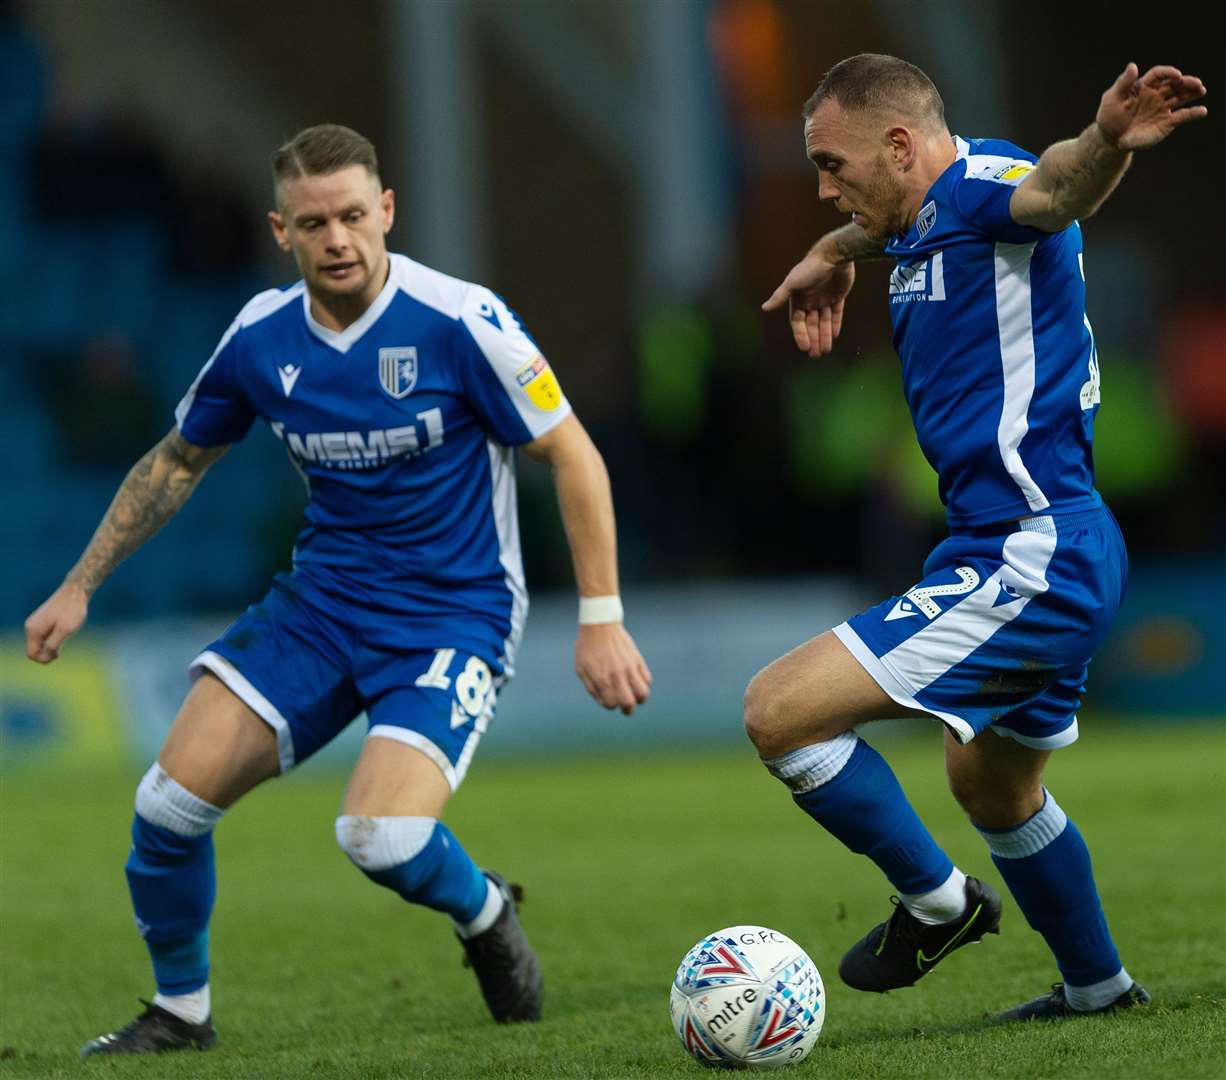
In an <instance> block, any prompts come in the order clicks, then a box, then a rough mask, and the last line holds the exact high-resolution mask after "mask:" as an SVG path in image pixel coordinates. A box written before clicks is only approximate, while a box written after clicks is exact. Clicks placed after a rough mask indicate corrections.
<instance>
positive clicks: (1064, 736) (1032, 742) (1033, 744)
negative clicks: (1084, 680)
mask: <svg viewBox="0 0 1226 1080" xmlns="http://www.w3.org/2000/svg"><path fill="white" fill-rule="evenodd" d="M990 729H991V730H992V731H994V732H996V734H997V735H999V736H1000V737H1001V738H1003V739H1013V740H1014V741H1015V742H1020V743H1021V744H1022V745H1023V746H1029V747H1030V749H1031V750H1059V749H1060V747H1062V746H1072V744H1073V743H1075V742H1076V741H1077V737H1078V736H1079V735H1080V734H1081V732H1080V731H1078V729H1077V717H1075V716H1074V717H1073V722H1072V723H1071V724H1069V726H1068V727H1066V728H1065V729H1064V730H1063V731H1057V732H1056V734H1055V735H1044V736H1041V737H1039V738H1035V737H1034V736H1033V735H1019V734H1018V733H1017V732H1016V731H1014V730H1013V729H1012V728H1009V727H1005V726H1004V725H1003V724H992V725H990Z"/></svg>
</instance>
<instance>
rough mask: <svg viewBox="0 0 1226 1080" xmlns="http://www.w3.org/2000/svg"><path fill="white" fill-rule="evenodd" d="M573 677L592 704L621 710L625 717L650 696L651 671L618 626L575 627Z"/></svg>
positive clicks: (630, 639) (615, 624) (624, 630)
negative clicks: (588, 696)
mask: <svg viewBox="0 0 1226 1080" xmlns="http://www.w3.org/2000/svg"><path fill="white" fill-rule="evenodd" d="M575 674H577V675H578V676H579V679H580V681H581V682H582V683H583V685H584V688H585V689H586V690H587V692H588V693H589V694H591V695H592V697H593V698H595V700H596V701H598V702H600V704H601V705H603V706H604V707H605V708H606V709H621V711H622V713H623V714H624V715H626V716H629V715H630V714H631V713H632V712H634V710H635V707H636V706H638V705H642V704H644V703H645V702H646V701H647V698H648V696H649V695H650V694H651V671H650V669H649V668H648V667H647V663H646V661H645V660H644V659H643V656H642V653H640V652H639V648H638V646H637V645H636V644H635V643H634V638H632V637H631V636H630V634H629V633H628V632H627V631H626V628H625V627H624V626H622V624H621V623H590V624H585V625H581V626H580V627H579V637H578V639H577V640H576V641H575Z"/></svg>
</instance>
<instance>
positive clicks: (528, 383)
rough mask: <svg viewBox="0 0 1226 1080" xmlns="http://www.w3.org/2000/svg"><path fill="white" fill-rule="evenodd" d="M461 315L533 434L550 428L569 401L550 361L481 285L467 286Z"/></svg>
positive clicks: (562, 417)
mask: <svg viewBox="0 0 1226 1080" xmlns="http://www.w3.org/2000/svg"><path fill="white" fill-rule="evenodd" d="M460 321H461V322H463V324H464V326H465V327H466V328H467V330H468V332H469V333H470V334H471V335H472V337H473V340H474V341H475V342H476V343H477V348H478V349H479V350H480V351H481V354H482V356H484V357H485V359H486V362H487V363H488V364H489V366H490V368H491V369H492V370H493V372H494V374H495V375H496V376H497V377H498V381H499V382H500V383H501V384H502V388H503V390H504V391H505V392H506V395H507V397H508V398H509V399H510V401H511V403H512V404H513V405H514V406H515V410H516V412H518V413H519V417H520V419H521V420H523V422H524V426H525V427H527V429H528V432H529V434H530V435H531V437H532V438H533V439H539V438H540V437H541V436H542V435H545V434H548V433H549V432H550V431H552V430H553V429H554V428H555V427H557V426H558V424H559V423H561V422H562V421H563V420H565V419H566V417H567V416H569V415H570V413H571V407H570V402H568V401H567V400H566V396H565V395H564V394H563V393H562V390H561V387H560V386H559V385H558V382H557V377H556V376H555V375H554V373H553V369H552V368H551V367H550V366H549V362H548V361H547V360H546V359H545V358H544V357H543V356H542V355H541V352H540V350H539V349H538V348H537V347H536V343H535V342H534V341H533V340H532V339H531V338H530V337H528V335H527V334H526V333H525V332H524V329H523V327H522V326H520V324H519V320H517V319H516V318H515V316H514V315H513V314H511V310H510V309H509V308H508V307H507V306H506V304H504V303H503V302H502V300H501V299H500V298H499V297H498V296H496V295H495V294H494V293H493V292H491V291H490V290H489V289H487V288H485V287H484V286H481V285H473V286H471V287H470V288H469V290H468V293H467V295H466V296H465V297H464V305H463V308H462V309H461V312H460Z"/></svg>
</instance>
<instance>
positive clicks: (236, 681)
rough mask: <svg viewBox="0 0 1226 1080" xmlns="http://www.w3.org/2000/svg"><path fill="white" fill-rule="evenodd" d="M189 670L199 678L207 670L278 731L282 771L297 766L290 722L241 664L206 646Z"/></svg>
mask: <svg viewBox="0 0 1226 1080" xmlns="http://www.w3.org/2000/svg"><path fill="white" fill-rule="evenodd" d="M187 670H188V672H189V674H190V675H191V676H192V678H196V677H197V676H198V675H199V674H200V673H201V672H202V671H208V672H211V673H212V674H214V675H216V676H217V678H219V679H220V680H221V681H222V682H223V683H225V685H226V688H227V689H228V690H229V691H230V692H231V693H233V694H234V695H235V696H236V697H237V698H238V699H239V700H240V701H241V702H242V703H243V704H244V705H246V706H247V708H249V709H250V710H251V711H252V712H254V713H255V714H256V715H257V716H258V717H259V718H260V719H261V720H263V721H264V723H266V724H267V725H268V726H269V727H270V728H272V730H273V731H274V732H275V734H276V736H277V759H278V762H279V763H280V765H281V772H282V773H283V774H284V773H287V772H289V771H290V769H292V768H293V767H294V739H293V736H292V735H290V730H289V723H288V722H287V721H286V719H285V717H284V716H282V715H281V711H280V710H279V709H278V708H277V707H276V706H275V705H274V704H273V703H272V702H271V701H269V700H268V698H266V697H265V696H264V695H263V694H261V693H260V692H259V691H258V690H257V689H256V688H255V687H254V686H252V685H251V683H250V682H249V681H248V679H247V677H246V676H245V675H244V674H243V673H242V672H241V671H239V670H238V668H236V667H235V666H234V665H233V664H232V663H230V661H229V660H227V659H226V658H225V657H224V656H222V655H221V654H220V653H215V652H213V651H212V650H211V649H205V651H204V652H202V653H201V654H200V655H199V656H197V657H196V659H195V660H193V661H192V662H191V666H190V667H189V668H188V669H187Z"/></svg>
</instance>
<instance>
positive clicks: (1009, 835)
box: [979, 788, 1068, 859]
mask: <svg viewBox="0 0 1226 1080" xmlns="http://www.w3.org/2000/svg"><path fill="white" fill-rule="evenodd" d="M1043 794H1044V796H1045V800H1044V802H1043V808H1042V809H1041V810H1040V811H1039V812H1038V813H1037V814H1035V815H1034V817H1032V818H1030V819H1029V820H1028V821H1024V822H1023V823H1022V824H1021V825H1019V826H1018V827H1017V828H1016V829H1009V830H1008V831H1007V832H994V831H992V830H991V829H980V830H979V832H980V834H981V835H982V836H983V838H984V839H985V840H986V841H987V842H988V848H989V850H990V851H991V852H992V854H993V855H999V856H1000V857H1001V858H1002V859H1024V858H1026V856H1027V855H1034V854H1035V853H1036V852H1039V851H1042V850H1043V849H1044V848H1045V847H1047V845H1048V844H1050V843H1051V842H1052V841H1053V840H1055V839H1056V837H1057V836H1059V835H1060V834H1061V833H1062V832H1064V827H1065V826H1066V825H1067V824H1068V815H1067V814H1065V812H1064V811H1063V810H1061V809H1060V805H1059V803H1057V802H1056V800H1055V799H1053V798H1052V797H1051V792H1050V791H1048V790H1047V789H1046V788H1044V789H1043Z"/></svg>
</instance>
